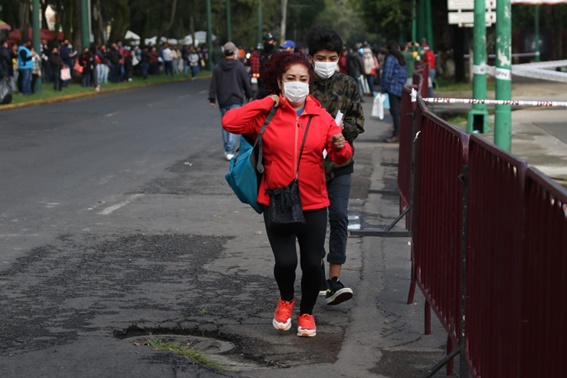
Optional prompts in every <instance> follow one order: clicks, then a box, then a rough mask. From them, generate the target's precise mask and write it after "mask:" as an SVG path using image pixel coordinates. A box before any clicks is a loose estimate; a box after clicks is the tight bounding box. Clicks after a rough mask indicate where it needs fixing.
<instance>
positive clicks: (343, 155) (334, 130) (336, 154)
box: [326, 119, 352, 165]
mask: <svg viewBox="0 0 567 378" xmlns="http://www.w3.org/2000/svg"><path fill="white" fill-rule="evenodd" d="M328 130H329V131H328V133H327V147H326V149H327V154H329V157H330V158H331V160H332V161H333V162H334V163H335V164H338V165H342V164H345V163H346V162H347V161H349V160H350V158H351V157H352V146H351V145H350V143H349V142H348V141H347V140H346V139H345V146H344V147H343V148H336V147H334V146H333V135H337V134H341V133H342V130H341V128H340V127H339V126H337V124H336V123H335V120H333V119H331V124H330V125H329V128H328Z"/></svg>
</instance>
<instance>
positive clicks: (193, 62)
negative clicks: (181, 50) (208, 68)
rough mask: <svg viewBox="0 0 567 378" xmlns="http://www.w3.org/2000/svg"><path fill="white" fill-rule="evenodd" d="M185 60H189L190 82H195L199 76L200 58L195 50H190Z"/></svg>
mask: <svg viewBox="0 0 567 378" xmlns="http://www.w3.org/2000/svg"><path fill="white" fill-rule="evenodd" d="M187 59H188V60H189V67H190V68H191V80H195V78H196V77H197V75H198V74H199V71H200V63H201V56H200V55H199V52H198V51H197V49H196V48H194V47H192V48H191V52H190V53H189V56H188V58H187Z"/></svg>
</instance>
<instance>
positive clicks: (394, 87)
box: [380, 41, 407, 143]
mask: <svg viewBox="0 0 567 378" xmlns="http://www.w3.org/2000/svg"><path fill="white" fill-rule="evenodd" d="M406 80H407V72H406V61H405V60H404V57H403V56H402V52H401V51H400V46H399V45H398V44H397V43H396V42H395V41H390V42H388V44H387V45H386V58H385V59H384V69H383V71H382V79H381V80H380V86H381V92H382V93H387V94H388V99H389V100H390V114H391V115H392V119H393V122H394V130H393V132H392V136H391V137H389V138H387V139H386V140H384V142H386V143H397V142H399V141H400V113H401V103H402V89H403V87H404V85H405V83H406Z"/></svg>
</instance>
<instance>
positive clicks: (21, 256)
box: [0, 81, 444, 377]
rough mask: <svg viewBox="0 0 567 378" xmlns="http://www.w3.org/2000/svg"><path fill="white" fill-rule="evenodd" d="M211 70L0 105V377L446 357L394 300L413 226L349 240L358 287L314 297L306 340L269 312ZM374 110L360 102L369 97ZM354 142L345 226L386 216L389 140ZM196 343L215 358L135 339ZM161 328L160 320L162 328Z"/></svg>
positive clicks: (381, 372)
mask: <svg viewBox="0 0 567 378" xmlns="http://www.w3.org/2000/svg"><path fill="white" fill-rule="evenodd" d="M207 85H208V82H206V81H195V82H185V83H176V84H170V85H160V86H155V87H150V88H144V89H138V90H132V91H128V92H119V93H113V94H108V95H105V96H97V97H94V98H88V99H82V100H76V101H71V102H68V103H59V104H51V105H42V106H36V107H28V108H22V109H17V110H11V111H8V112H3V113H2V123H1V125H0V176H1V177H2V190H1V191H0V245H1V246H2V248H1V250H0V262H1V264H0V286H1V288H2V291H1V293H0V309H2V310H0V320H1V321H0V340H1V344H0V376H5V377H78V376H80V377H101V376H105V377H139V376H145V377H158V376H159V377H164V376H165V377H168V376H171V377H185V376H187V377H218V376H235V375H238V376H247V377H264V376H273V375H274V374H275V373H276V372H275V371H276V370H277V374H278V376H282V377H286V376H289V377H292V376H293V377H298V376H307V375H309V376H312V377H329V376H345V377H368V376H376V377H414V376H419V375H421V373H422V372H423V371H425V370H426V369H427V368H429V367H431V366H432V365H433V364H434V363H435V362H436V361H438V360H439V359H440V358H441V357H442V353H443V342H444V337H443V335H442V333H441V332H440V330H439V326H438V325H436V326H435V327H434V334H433V335H432V336H424V335H423V333H422V329H423V325H422V321H421V318H422V305H423V301H422V298H419V297H418V296H416V304H415V305H409V306H408V305H406V304H405V300H406V296H407V289H408V285H409V281H408V278H409V266H410V263H409V246H408V239H407V238H392V239H387V238H361V237H352V238H351V239H350V241H349V252H348V256H349V260H348V263H347V265H346V267H345V272H344V276H343V279H344V280H345V281H346V282H347V283H349V284H350V285H351V286H352V287H353V289H354V290H355V298H354V300H352V301H350V302H347V303H345V304H343V305H341V306H336V307H332V308H329V307H327V306H325V305H324V304H323V301H320V302H319V304H318V305H317V308H316V312H315V315H316V317H317V321H318V335H317V337H315V338H313V339H309V340H305V339H301V338H298V337H296V336H295V335H294V334H293V333H288V334H285V335H281V334H278V333H277V332H275V331H274V330H273V328H272V326H271V321H270V320H271V316H272V313H273V310H274V305H275V303H276V299H277V288H276V285H275V282H274V280H273V277H272V268H273V258H272V256H271V252H270V249H269V245H268V242H267V238H266V236H265V234H264V230H263V224H262V221H261V217H259V216H258V215H256V214H255V213H254V212H252V211H250V210H249V209H247V208H246V206H244V205H242V204H240V203H238V201H237V200H236V199H235V197H234V195H233V194H232V193H231V191H230V189H229V188H228V186H227V185H226V183H225V182H224V177H223V176H224V173H225V172H226V169H227V162H226V161H225V160H224V159H223V152H222V145H221V132H220V126H219V120H220V116H219V113H218V110H217V109H210V108H209V107H208V104H207V101H206V89H207ZM365 110H366V111H367V113H368V114H370V101H367V102H366V103H365ZM366 127H367V131H366V133H364V134H363V135H361V137H360V138H359V140H358V142H357V145H356V146H357V168H356V174H355V177H354V183H353V191H352V193H351V213H352V215H353V220H352V225H353V226H356V224H359V225H360V226H361V227H367V226H369V225H375V224H387V223H389V222H390V221H391V219H393V218H394V217H395V216H396V215H397V210H398V208H397V202H396V197H395V196H392V195H391V194H388V192H387V191H388V190H392V189H394V185H395V174H396V172H395V168H393V167H391V166H388V165H383V164H382V163H384V162H386V163H387V162H394V161H396V160H397V147H396V146H385V145H381V144H379V143H377V142H378V141H379V140H380V139H381V138H383V137H384V136H386V135H387V134H388V133H389V128H390V126H389V119H388V118H386V120H385V121H384V122H377V121H374V120H370V119H369V120H368V122H367V126H366ZM148 334H151V335H152V336H150V338H154V339H160V340H161V339H163V340H176V341H179V342H181V343H183V344H187V343H190V344H191V346H193V347H194V348H196V349H199V350H202V351H203V352H204V353H205V354H206V356H208V358H209V359H212V360H215V361H218V362H219V363H221V364H222V365H223V366H224V370H223V371H219V370H215V369H210V368H206V367H202V366H201V365H199V364H196V363H194V362H193V361H192V360H188V359H185V358H182V357H179V356H176V355H173V354H171V353H167V352H158V351H154V350H153V349H151V348H149V347H147V346H146V345H144V344H145V340H146V338H147V337H148V336H147V335H148ZM164 335H166V336H164Z"/></svg>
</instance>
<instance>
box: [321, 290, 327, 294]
mask: <svg viewBox="0 0 567 378" xmlns="http://www.w3.org/2000/svg"><path fill="white" fill-rule="evenodd" d="M319 295H327V290H320V291H319Z"/></svg>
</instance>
